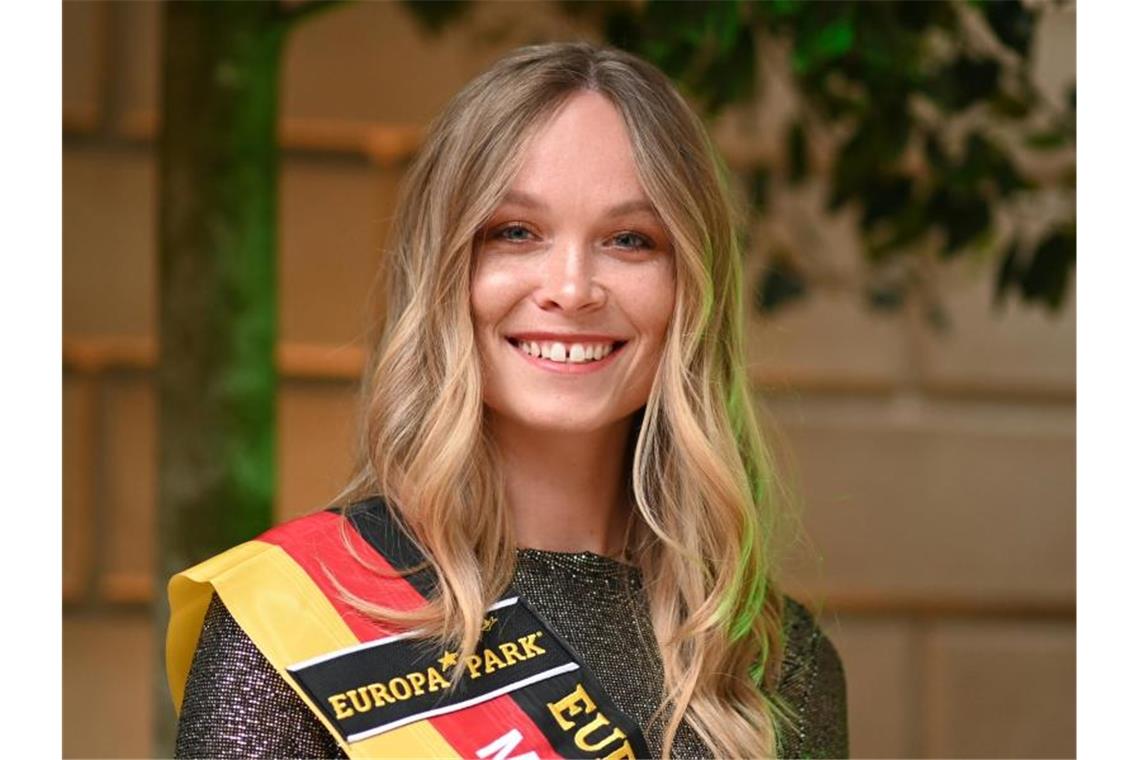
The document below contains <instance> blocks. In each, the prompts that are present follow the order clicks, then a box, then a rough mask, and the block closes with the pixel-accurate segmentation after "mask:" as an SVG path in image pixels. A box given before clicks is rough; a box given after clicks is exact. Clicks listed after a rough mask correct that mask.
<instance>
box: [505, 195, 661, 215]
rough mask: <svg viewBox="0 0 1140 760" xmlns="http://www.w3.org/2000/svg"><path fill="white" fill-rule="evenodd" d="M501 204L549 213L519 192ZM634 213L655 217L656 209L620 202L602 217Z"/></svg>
mask: <svg viewBox="0 0 1140 760" xmlns="http://www.w3.org/2000/svg"><path fill="white" fill-rule="evenodd" d="M503 203H514V204H516V205H519V206H525V207H526V208H533V209H537V210H539V211H549V210H550V207H549V206H547V205H546V203H544V202H543V201H542V200H541V199H539V198H538V197H537V196H534V195H531V194H530V193H525V192H523V191H521V190H511V191H509V192H508V193H507V194H506V195H504V196H503ZM635 211H646V212H648V213H650V214H653V215H654V216H657V209H655V208H653V204H652V203H650V202H649V201H647V200H645V199H643V198H638V199H635V200H630V201H622V202H621V203H617V204H614V205H613V206H610V207H609V208H608V209H606V211H605V213H604V216H622V215H623V214H632V213H633V212H635Z"/></svg>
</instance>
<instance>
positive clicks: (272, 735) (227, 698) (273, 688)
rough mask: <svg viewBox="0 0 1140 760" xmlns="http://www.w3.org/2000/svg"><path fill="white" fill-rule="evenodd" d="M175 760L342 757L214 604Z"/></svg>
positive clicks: (231, 620) (192, 672)
mask: <svg viewBox="0 0 1140 760" xmlns="http://www.w3.org/2000/svg"><path fill="white" fill-rule="evenodd" d="M174 755H175V757H249V758H252V757H334V756H340V757H343V754H342V753H341V752H340V750H339V748H338V747H337V745H336V742H335V740H333V738H332V736H331V735H330V734H329V733H328V732H327V731H326V730H325V729H324V727H323V726H322V725H321V723H320V721H319V720H318V719H317V718H316V716H315V715H313V714H312V713H311V712H310V711H309V709H308V708H307V707H306V706H305V704H304V703H303V702H302V701H301V698H300V697H298V696H297V694H296V693H295V692H294V691H293V690H292V689H291V688H290V687H289V685H288V684H286V683H285V681H284V679H282V678H281V676H280V675H278V673H277V672H276V670H274V668H273V666H272V665H271V664H270V663H269V661H268V660H267V659H266V658H265V656H264V655H263V654H262V653H261V652H260V651H259V650H258V648H257V646H256V645H255V644H254V643H253V641H251V640H250V638H249V636H247V635H246V634H245V632H244V631H243V630H242V628H241V626H239V625H238V623H237V622H236V621H235V620H234V618H233V617H232V616H231V615H230V613H229V611H228V610H227V609H226V607H225V605H224V604H223V603H222V601H221V600H220V599H219V598H218V597H217V596H214V597H212V598H211V600H210V605H209V609H208V611H207V613H206V617H205V620H204V621H203V624H202V633H201V636H200V637H199V639H198V646H197V649H196V651H195V653H194V661H193V664H192V665H191V667H190V674H189V676H188V678H187V680H186V689H185V692H184V698H183V702H182V709H181V711H180V713H179V718H178V734H177V738H176V740H175V750H174Z"/></svg>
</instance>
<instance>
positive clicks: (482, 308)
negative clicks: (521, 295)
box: [471, 266, 518, 331]
mask: <svg viewBox="0 0 1140 760" xmlns="http://www.w3.org/2000/svg"><path fill="white" fill-rule="evenodd" d="M517 290H518V278H517V277H512V276H511V274H510V273H509V272H506V271H503V270H502V269H501V268H499V269H497V268H495V267H490V266H480V267H478V268H477V269H476V270H475V273H474V274H473V275H472V276H471V317H472V319H473V321H474V322H475V327H476V329H478V330H480V331H482V329H485V328H490V327H494V325H495V324H497V323H498V322H500V321H502V319H503V318H504V317H505V316H506V315H507V313H508V312H509V311H510V309H511V307H512V305H513V304H514V303H515V302H516V301H517V300H518V298H517V293H516V291H517Z"/></svg>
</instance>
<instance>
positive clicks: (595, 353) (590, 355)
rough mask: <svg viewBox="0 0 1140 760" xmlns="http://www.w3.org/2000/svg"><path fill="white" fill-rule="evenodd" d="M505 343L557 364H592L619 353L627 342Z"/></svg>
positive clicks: (512, 340) (543, 341)
mask: <svg viewBox="0 0 1140 760" xmlns="http://www.w3.org/2000/svg"><path fill="white" fill-rule="evenodd" d="M507 342H508V343H510V344H511V345H512V346H514V347H515V348H517V349H518V350H519V351H521V352H522V353H524V354H526V355H527V356H531V357H534V358H535V359H545V360H547V361H552V362H557V363H559V364H592V363H594V362H599V361H601V360H603V359H605V358H606V357H608V356H610V355H611V354H613V353H615V352H617V351H620V350H621V349H622V347H624V346H625V344H626V343H628V341H624V340H618V341H600V342H589V343H565V342H561V341H556V340H519V339H518V338H507Z"/></svg>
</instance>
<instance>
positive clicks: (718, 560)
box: [168, 43, 847, 758]
mask: <svg viewBox="0 0 1140 760" xmlns="http://www.w3.org/2000/svg"><path fill="white" fill-rule="evenodd" d="M729 208H730V204H729V200H728V197H727V195H726V190H725V187H724V183H723V180H722V179H721V173H720V171H719V170H718V165H717V162H716V159H715V153H714V151H713V149H712V146H711V144H710V142H709V140H708V137H707V135H706V133H705V131H704V129H703V127H702V126H701V124H700V121H699V120H698V119H697V118H696V116H695V115H694V114H693V113H692V111H691V110H690V109H689V108H688V106H687V105H686V104H685V102H684V100H683V99H682V98H681V97H680V96H679V95H678V93H677V92H676V91H675V90H674V89H673V87H672V85H671V84H670V83H669V81H668V80H667V79H666V78H665V77H664V76H663V75H662V74H661V73H660V72H659V71H657V70H656V69H654V68H653V67H651V66H649V65H648V64H646V63H645V62H643V61H641V60H639V59H637V58H634V57H633V56H630V55H628V54H625V53H622V52H619V51H614V50H607V49H597V48H594V47H591V46H589V45H586V44H580V43H578V44H554V45H544V46H536V47H530V48H524V49H521V50H519V51H517V52H515V53H514V54H512V55H511V56H509V57H507V58H506V59H504V60H502V61H500V62H499V63H498V64H496V65H495V66H494V67H492V68H491V69H490V70H489V71H488V72H486V73H485V74H483V75H482V76H480V77H478V78H477V79H476V80H474V81H473V82H472V83H471V84H469V85H468V86H467V87H466V88H464V90H463V91H462V92H460V93H459V94H458V95H457V96H456V97H455V98H454V99H453V100H452V102H451V103H450V104H449V105H448V106H447V108H446V109H445V111H444V112H443V113H442V114H441V116H440V117H439V118H438V119H437V120H436V121H435V122H434V123H433V125H432V127H431V129H430V130H429V134H428V137H427V140H426V142H425V144H424V146H423V148H422V150H421V151H420V153H419V155H418V157H417V159H416V161H415V162H414V164H413V165H412V167H411V168H410V170H409V172H408V176H407V177H406V179H405V182H404V185H403V188H402V194H401V198H400V203H399V206H398V209H397V212H396V215H395V219H394V225H393V231H392V240H391V244H390V246H389V249H388V250H387V256H386V267H387V271H386V286H387V314H386V319H385V322H384V324H383V325H382V327H381V329H380V331H379V335H378V336H377V338H376V341H375V344H374V351H373V354H372V360H371V362H370V366H369V369H368V371H367V373H366V376H365V378H364V387H363V399H364V402H365V404H364V421H363V425H362V431H363V435H362V439H361V447H360V458H359V467H358V471H357V473H356V475H355V477H354V479H353V481H352V482H351V483H350V484H349V486H348V487H347V488H346V489H345V491H344V493H343V494H342V496H341V497H340V498H339V499H338V503H337V508H336V509H334V510H332V511H325V512H322V513H319V514H315V515H310V516H307V517H303V518H300V519H299V520H296V521H293V522H291V523H287V524H285V525H282V526H278V527H277V528H274V529H273V530H272V531H270V532H268V533H266V534H264V535H262V536H261V537H259V538H258V539H257V540H254V541H251V542H249V543H247V544H243V545H242V546H239V547H236V548H235V549H233V550H231V551H229V552H226V553H224V554H222V555H219V556H218V557H215V558H213V559H211V560H208V561H207V562H205V563H203V564H202V565H199V566H197V567H195V568H192V569H191V570H189V571H187V572H185V573H183V574H181V575H179V576H177V577H176V578H175V579H174V580H173V581H172V584H171V604H172V610H173V612H172V622H171V633H170V637H169V641H168V651H169V663H170V665H169V673H170V680H171V684H172V689H173V692H174V697H175V703H176V705H177V706H179V708H180V711H181V712H180V723H179V726H180V729H179V744H178V748H177V751H178V754H179V755H182V756H193V755H210V756H230V755H236V756H255V755H256V756H262V755H314V754H317V755H340V756H344V755H347V756H350V757H365V756H369V757H373V756H393V757H394V756H405V757H406V756H436V757H440V756H446V757H471V756H478V757H481V758H487V757H496V758H506V757H526V758H537V757H608V758H632V757H645V756H673V757H686V758H689V757H691V758H695V757H708V756H710V755H715V756H724V757H761V756H768V757H770V756H775V755H777V754H778V755H779V756H784V757H790V756H798V755H801V754H802V755H807V756H813V757H819V756H839V755H845V754H846V746H847V745H846V707H845V702H844V700H845V694H844V681H843V674H842V668H841V666H840V664H839V661H838V658H837V657H836V655H835V652H834V650H833V649H832V647H831V645H830V643H829V642H828V641H827V639H826V637H824V636H823V635H822V633H820V631H819V628H818V627H817V626H816V625H815V623H814V622H813V621H812V619H811V617H810V615H808V614H807V612H806V611H805V610H804V609H803V608H802V607H801V606H799V605H798V604H796V603H795V602H792V601H791V600H789V599H787V598H786V597H784V596H783V595H782V594H780V593H779V592H778V591H777V589H776V588H775V586H774V583H773V579H774V577H775V568H774V567H773V556H774V553H775V550H776V544H777V542H778V531H777V528H778V526H779V523H780V519H779V518H780V500H779V498H778V494H779V487H778V482H777V481H776V479H775V477H774V475H773V473H772V470H771V466H770V458H769V455H768V453H767V449H766V447H765V444H764V439H763V437H762V436H761V434H760V431H759V429H758V427H757V424H756V421H755V417H754V414H753V411H752V406H751V400H750V398H751V396H750V389H749V387H748V384H747V378H746V374H745V368H744V355H743V348H742V344H743V341H742V335H741V329H742V321H743V311H742V294H741V270H740V251H739V249H738V246H737V242H736V240H735V237H734V234H733V229H732V219H731V214H730V211H729Z"/></svg>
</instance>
